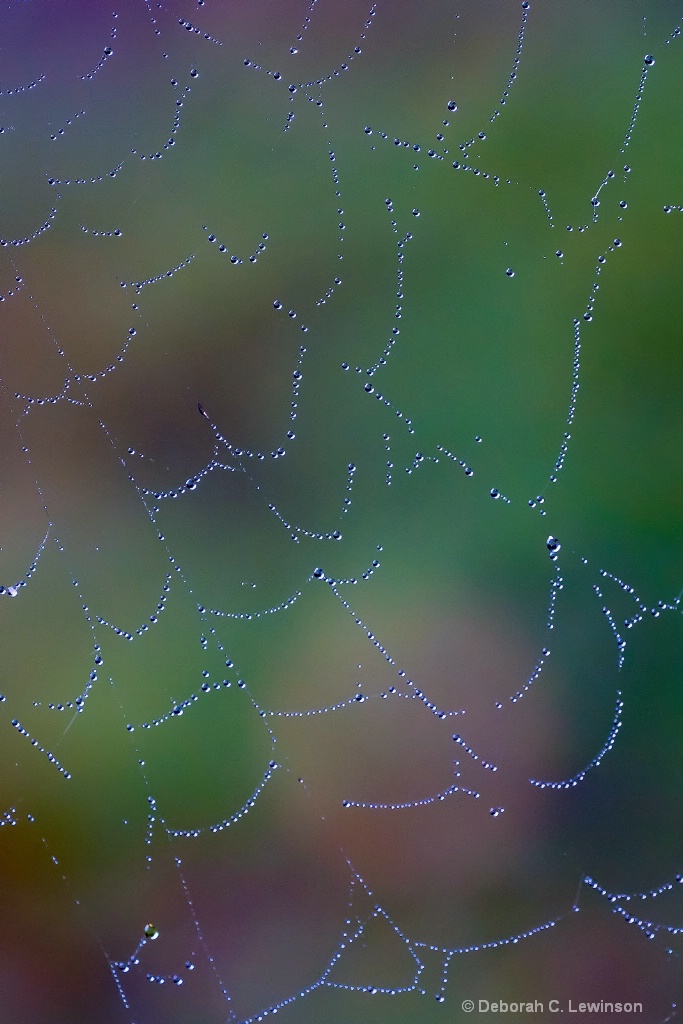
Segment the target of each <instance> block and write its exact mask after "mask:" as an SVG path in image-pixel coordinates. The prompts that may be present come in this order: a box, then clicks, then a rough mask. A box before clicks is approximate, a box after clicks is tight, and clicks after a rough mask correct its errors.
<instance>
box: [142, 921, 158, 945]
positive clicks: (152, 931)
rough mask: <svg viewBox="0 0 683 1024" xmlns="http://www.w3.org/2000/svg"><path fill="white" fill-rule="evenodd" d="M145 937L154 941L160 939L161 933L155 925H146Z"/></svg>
mask: <svg viewBox="0 0 683 1024" xmlns="http://www.w3.org/2000/svg"><path fill="white" fill-rule="evenodd" d="M144 936H145V938H146V939H150V941H154V939H158V938H159V932H158V931H157V929H156V927H155V926H154V925H153V924H146V925H145V927H144Z"/></svg>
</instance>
